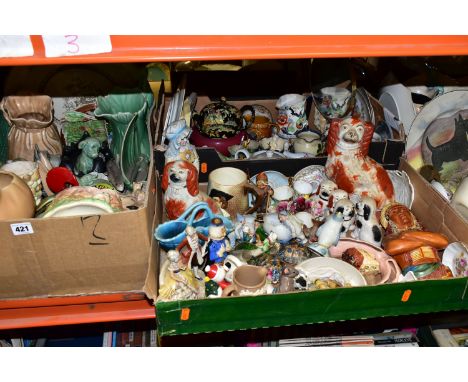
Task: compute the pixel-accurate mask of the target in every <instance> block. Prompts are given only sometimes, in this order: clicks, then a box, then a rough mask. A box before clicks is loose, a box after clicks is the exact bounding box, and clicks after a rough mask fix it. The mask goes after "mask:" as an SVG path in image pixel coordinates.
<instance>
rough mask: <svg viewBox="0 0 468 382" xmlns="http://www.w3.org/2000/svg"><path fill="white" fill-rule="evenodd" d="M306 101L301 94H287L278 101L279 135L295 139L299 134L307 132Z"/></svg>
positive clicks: (277, 121)
mask: <svg viewBox="0 0 468 382" xmlns="http://www.w3.org/2000/svg"><path fill="white" fill-rule="evenodd" d="M306 101H307V97H306V96H303V95H301V94H285V95H283V96H281V97H280V98H279V99H278V101H277V102H276V108H277V109H278V118H277V119H276V124H277V125H278V129H279V132H278V135H280V136H281V137H283V138H293V137H295V134H296V133H297V132H299V131H303V130H307V128H308V127H309V123H308V121H307V116H306Z"/></svg>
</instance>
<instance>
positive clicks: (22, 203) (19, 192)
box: [0, 171, 36, 220]
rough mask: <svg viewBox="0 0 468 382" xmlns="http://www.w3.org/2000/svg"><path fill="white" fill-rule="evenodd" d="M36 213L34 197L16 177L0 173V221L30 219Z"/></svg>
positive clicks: (11, 174) (7, 173)
mask: <svg viewBox="0 0 468 382" xmlns="http://www.w3.org/2000/svg"><path fill="white" fill-rule="evenodd" d="M35 211H36V203H35V201H34V196H33V194H32V192H31V190H30V188H29V187H28V185H27V184H26V182H24V181H23V180H22V179H21V178H20V177H19V176H18V175H16V174H13V173H11V172H7V171H0V220H4V219H5V220H8V219H23V218H31V217H33V216H34V212H35Z"/></svg>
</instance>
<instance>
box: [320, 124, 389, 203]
mask: <svg viewBox="0 0 468 382" xmlns="http://www.w3.org/2000/svg"><path fill="white" fill-rule="evenodd" d="M373 132H374V126H373V125H372V124H371V123H369V122H364V121H362V120H360V119H359V118H356V117H347V118H344V119H339V120H338V119H335V120H333V121H332V122H331V124H330V130H329V132H328V140H327V153H328V158H327V163H326V164H325V173H326V175H327V176H328V177H329V178H330V179H332V180H333V181H334V182H335V183H336V184H337V185H338V188H340V189H342V190H345V191H346V192H348V193H349V194H356V195H360V196H370V197H372V198H374V199H375V201H376V202H377V207H378V208H379V209H381V208H382V207H383V206H384V205H385V204H386V203H387V202H389V201H392V200H393V197H394V190H393V184H392V181H391V180H390V177H389V176H388V174H387V171H386V170H385V169H384V168H383V167H382V166H381V165H379V164H378V163H377V162H376V161H375V160H373V159H372V158H370V157H369V156H367V154H368V152H369V145H370V143H371V140H372V134H373Z"/></svg>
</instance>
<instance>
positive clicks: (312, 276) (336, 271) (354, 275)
mask: <svg viewBox="0 0 468 382" xmlns="http://www.w3.org/2000/svg"><path fill="white" fill-rule="evenodd" d="M296 270H297V271H299V274H300V275H301V276H303V277H305V278H306V280H307V282H308V283H309V284H313V282H314V281H315V280H317V279H320V278H330V277H333V278H335V279H338V280H337V281H340V282H341V283H342V284H345V283H346V284H350V285H351V286H365V285H367V282H366V279H365V278H364V276H363V275H362V274H361V272H359V271H358V270H357V269H356V268H354V267H353V266H352V265H350V264H348V263H345V262H344V261H343V260H339V259H335V258H332V257H314V258H312V259H308V260H305V261H303V262H302V263H300V264H298V265H296Z"/></svg>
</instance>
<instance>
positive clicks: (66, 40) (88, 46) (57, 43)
mask: <svg viewBox="0 0 468 382" xmlns="http://www.w3.org/2000/svg"><path fill="white" fill-rule="evenodd" d="M42 41H44V46H45V54H46V57H62V56H81V55H83V54H96V53H109V52H112V43H111V39H110V36H106V35H100V36H90V35H77V34H67V35H63V36H42Z"/></svg>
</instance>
